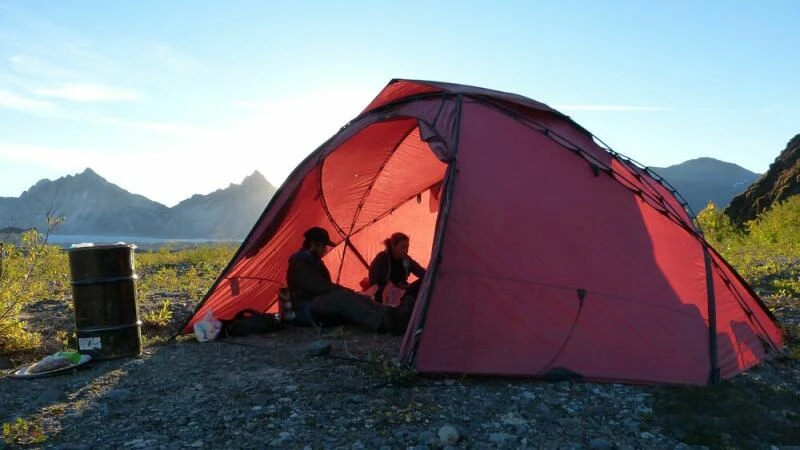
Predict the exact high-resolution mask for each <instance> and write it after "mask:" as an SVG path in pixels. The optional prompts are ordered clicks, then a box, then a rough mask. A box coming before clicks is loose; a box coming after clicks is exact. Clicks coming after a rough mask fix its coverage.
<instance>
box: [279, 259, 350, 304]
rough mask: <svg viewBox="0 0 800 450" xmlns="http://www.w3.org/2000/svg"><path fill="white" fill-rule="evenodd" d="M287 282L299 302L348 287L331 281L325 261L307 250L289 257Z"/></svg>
mask: <svg viewBox="0 0 800 450" xmlns="http://www.w3.org/2000/svg"><path fill="white" fill-rule="evenodd" d="M286 283H287V284H288V285H289V290H290V291H291V293H292V298H293V299H294V300H296V301H298V302H304V301H308V300H311V299H312V298H314V297H317V296H320V295H325V294H329V293H331V292H333V291H336V290H339V289H346V288H345V287H344V286H340V285H338V284H336V283H334V282H333V281H331V273H330V272H329V271H328V268H327V267H325V263H323V262H322V260H321V259H318V258H317V257H315V256H314V255H312V254H311V253H310V252H308V251H306V250H300V251H298V252H297V253H295V254H294V255H292V256H291V257H290V258H289V270H288V271H287V273H286Z"/></svg>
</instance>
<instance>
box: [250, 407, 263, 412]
mask: <svg viewBox="0 0 800 450" xmlns="http://www.w3.org/2000/svg"><path fill="white" fill-rule="evenodd" d="M250 409H252V410H253V411H261V410H262V409H264V407H263V406H253V407H252V408H250Z"/></svg>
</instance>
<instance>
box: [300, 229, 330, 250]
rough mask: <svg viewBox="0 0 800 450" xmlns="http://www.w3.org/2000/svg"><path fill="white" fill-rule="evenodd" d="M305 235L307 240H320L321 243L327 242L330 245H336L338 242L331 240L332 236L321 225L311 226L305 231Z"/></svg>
mask: <svg viewBox="0 0 800 450" xmlns="http://www.w3.org/2000/svg"><path fill="white" fill-rule="evenodd" d="M303 237H304V238H306V240H307V241H311V242H318V243H320V244H325V245H327V246H329V247H335V246H336V244H334V243H333V242H331V237H330V235H328V231H327V230H325V229H324V228H320V227H311V228H309V229H308V230H306V232H305V233H303Z"/></svg>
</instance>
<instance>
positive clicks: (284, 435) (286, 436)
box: [278, 431, 294, 442]
mask: <svg viewBox="0 0 800 450" xmlns="http://www.w3.org/2000/svg"><path fill="white" fill-rule="evenodd" d="M278 437H280V439H281V440H282V441H283V442H291V441H293V440H294V435H293V434H292V433H289V432H288V431H281V432H280V433H278Z"/></svg>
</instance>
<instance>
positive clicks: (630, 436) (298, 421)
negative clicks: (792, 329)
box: [0, 302, 800, 450]
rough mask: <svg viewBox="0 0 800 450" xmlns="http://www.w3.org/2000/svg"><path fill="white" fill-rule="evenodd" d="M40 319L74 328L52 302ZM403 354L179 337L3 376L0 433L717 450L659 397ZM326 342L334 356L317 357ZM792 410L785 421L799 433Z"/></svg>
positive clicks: (389, 345)
mask: <svg viewBox="0 0 800 450" xmlns="http://www.w3.org/2000/svg"><path fill="white" fill-rule="evenodd" d="M183 306H184V307H183V308H182V309H181V304H180V302H176V309H177V310H178V311H179V313H180V314H178V317H176V321H178V322H179V321H180V320H181V319H182V318H183V317H185V315H186V314H188V312H189V311H190V308H188V304H187V305H183ZM38 308H39V309H36V311H38V312H39V313H41V312H42V311H45V312H47V314H48V315H49V316H51V317H56V318H59V317H60V319H59V320H63V321H69V312H68V310H67V312H64V311H59V308H58V307H57V306H56V305H55V304H54V303H52V302H49V303H48V302H44V303H42V304H40V305H39V306H38ZM64 309H66V307H64ZM38 315H39V316H41V314H38ZM399 343H400V338H399V337H392V336H386V335H374V334H370V333H365V332H363V331H361V330H359V329H357V328H353V327H343V328H335V329H327V330H323V331H322V332H321V333H318V332H315V330H312V329H301V328H292V327H287V328H285V329H283V330H281V331H278V332H275V333H271V334H265V335H260V336H250V337H246V338H235V339H232V338H228V339H222V340H219V341H214V342H207V343H199V342H197V341H195V340H194V339H193V338H191V337H185V338H179V339H178V340H177V341H168V342H166V343H162V344H160V345H154V346H148V347H146V348H145V351H144V353H143V354H142V355H141V356H139V357H126V358H119V359H115V360H108V361H92V362H91V363H89V364H87V365H85V366H83V368H81V369H80V370H75V371H73V372H72V373H68V374H64V375H59V376H54V377H49V378H39V379H25V380H22V379H13V378H9V377H7V376H6V375H7V374H8V373H10V372H11V370H2V371H0V422H3V423H14V421H15V420H16V418H17V417H21V418H24V424H25V426H24V427H23V426H22V425H19V424H18V425H17V426H15V427H12V428H9V429H7V430H5V431H4V438H5V439H0V449H5V448H52V449H62V450H67V449H73V450H75V449H112V448H147V449H151V448H152V449H173V448H174V449H178V448H208V449H223V448H225V449H227V448H231V449H236V448H292V449H294V448H296V449H340V448H344V449H358V448H365V449H417V450H422V449H440V448H446V449H455V448H478V449H483V448H486V449H490V448H503V449H506V448H507V449H518V448H532V449H533V448H536V449H629V448H635V449H670V450H673V449H693V448H694V449H700V448H708V447H702V446H692V445H688V444H686V443H683V442H681V439H679V437H681V438H685V437H686V436H685V435H686V433H683V432H680V431H678V432H676V431H675V429H674V428H670V429H669V431H668V430H667V429H666V428H665V427H662V426H660V425H659V424H662V423H663V421H661V420H659V417H658V416H657V413H656V412H655V411H654V408H656V403H657V398H656V397H658V392H659V391H658V389H654V388H653V387H640V386H627V385H614V384H594V383H570V382H558V383H555V382H543V381H535V380H508V379H491V378H490V379H486V378H479V379H476V378H424V377H416V378H413V379H410V380H406V379H404V378H403V375H406V374H407V373H405V372H403V371H402V370H399V369H397V368H396V367H395V366H393V365H392V364H391V356H394V355H395V354H396V352H397V349H398V348H399ZM326 345H330V351H329V353H328V354H326V355H323V356H313V355H311V352H312V351H315V352H319V351H320V349H323V350H324V349H325V346H326ZM798 373H800V367H798V364H797V361H796V360H795V361H789V362H787V361H783V362H781V363H777V362H776V363H769V364H766V365H764V366H763V367H761V368H759V369H758V370H755V371H753V372H751V373H749V374H746V375H743V376H740V377H737V379H738V380H737V383H741V384H742V386H747V385H748V383H753V382H755V381H754V380H756V381H759V380H760V381H759V382H761V381H763V382H765V383H770V384H774V383H782V385H781V386H783V387H782V388H785V389H788V390H789V391H788V392H790V393H791V392H793V393H794V394H793V395H796V394H797V392H800V391H799V390H798V386H800V376H798ZM795 407H796V409H793V408H792V405H791V404H790V405H788V406H787V405H783V406H781V408H783V409H781V414H784V416H786V417H788V418H789V419H790V420H795V421H796V423H798V424H800V416H798V415H797V413H800V405H795ZM776 414H777V413H776ZM787 414H788V415H787ZM698 420H704V419H701V418H698ZM798 428H799V429H800V425H798ZM775 442H778V441H775ZM751 444H752V442H750V443H749V444H748V445H744V446H741V447H738V448H763V449H777V448H780V449H790V448H792V447H791V446H786V444H787V443H786V442H780V444H781V445H783V446H780V445H776V446H773V445H772V444H773V442H769V439H768V438H767V437H765V438H764V439H762V440H760V441H759V444H758V445H754V446H753V445H751ZM791 444H795V443H794V442H791ZM796 445H798V447H794V448H795V449H800V439H798V442H797V443H796ZM719 448H731V447H719ZM733 448H737V447H733Z"/></svg>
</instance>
